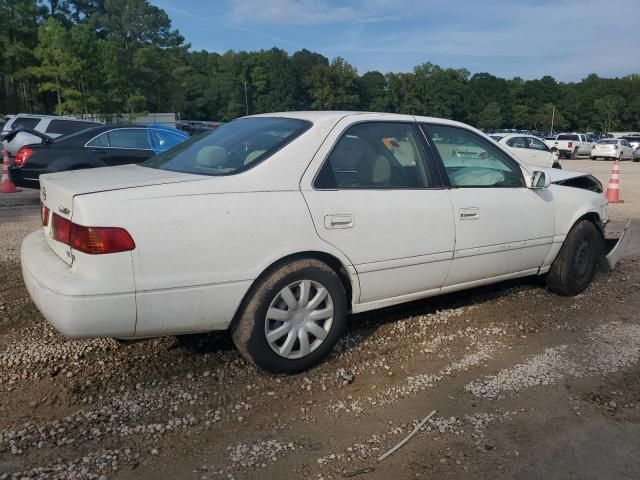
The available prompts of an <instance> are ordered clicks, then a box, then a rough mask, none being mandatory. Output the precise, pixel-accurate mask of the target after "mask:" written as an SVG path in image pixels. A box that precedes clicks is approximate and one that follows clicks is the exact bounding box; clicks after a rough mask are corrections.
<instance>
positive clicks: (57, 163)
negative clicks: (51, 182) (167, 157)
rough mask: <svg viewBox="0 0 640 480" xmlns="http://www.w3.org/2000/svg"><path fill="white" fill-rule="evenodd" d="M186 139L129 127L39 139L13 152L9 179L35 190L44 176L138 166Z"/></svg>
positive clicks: (171, 133)
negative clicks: (117, 166)
mask: <svg viewBox="0 0 640 480" xmlns="http://www.w3.org/2000/svg"><path fill="white" fill-rule="evenodd" d="M36 133H37V132H36ZM8 138H11V135H9V137H8ZM189 138H190V137H189V136H188V135H187V134H185V133H183V132H181V131H179V130H176V129H173V128H167V127H155V126H154V127H145V126H132V125H121V126H102V127H94V128H89V129H85V130H82V131H80V132H78V133H75V134H71V135H65V136H64V137H61V138H60V139H58V140H52V139H50V138H48V137H46V136H45V135H43V137H42V140H43V143H38V144H34V145H26V146H24V147H22V148H20V150H18V151H17V152H16V154H15V157H14V158H13V162H12V164H11V165H10V166H9V178H11V181H13V183H14V184H16V185H17V186H20V187H26V188H39V187H40V184H39V177H40V175H42V174H44V173H51V172H63V171H66V170H80V169H84V168H94V167H108V166H113V165H126V164H129V163H140V162H144V161H145V160H147V159H148V158H149V157H152V156H153V155H155V154H157V153H161V152H164V151H165V150H168V149H169V148H171V147H173V146H175V145H178V144H180V143H182V142H184V141H186V140H188V139H189Z"/></svg>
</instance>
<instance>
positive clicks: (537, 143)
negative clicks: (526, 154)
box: [527, 137, 549, 152]
mask: <svg viewBox="0 0 640 480" xmlns="http://www.w3.org/2000/svg"><path fill="white" fill-rule="evenodd" d="M527 140H528V142H529V148H530V149H532V150H540V151H543V152H548V151H549V147H547V145H545V143H544V142H543V141H542V140H538V139H537V138H531V137H529V138H527Z"/></svg>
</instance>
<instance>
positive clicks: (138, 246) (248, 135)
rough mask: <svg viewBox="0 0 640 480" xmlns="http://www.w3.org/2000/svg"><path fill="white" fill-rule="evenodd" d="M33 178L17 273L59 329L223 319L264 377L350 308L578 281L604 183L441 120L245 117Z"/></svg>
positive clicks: (600, 216)
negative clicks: (131, 156) (104, 164)
mask: <svg viewBox="0 0 640 480" xmlns="http://www.w3.org/2000/svg"><path fill="white" fill-rule="evenodd" d="M460 152H470V153H469V154H468V155H467V154H462V155H461V154H460ZM40 180H41V184H42V188H41V198H42V202H43V209H42V210H43V228H42V229H41V230H40V231H37V232H34V233H32V234H31V235H29V236H27V237H26V239H25V240H24V242H23V243H22V251H21V258H22V271H23V277H24V281H25V283H26V286H27V289H28V291H29V293H30V295H31V297H32V298H33V300H34V301H35V304H36V305H37V306H38V308H39V309H40V311H41V312H42V313H43V314H44V316H45V317H46V318H47V319H48V320H49V321H50V322H51V323H52V324H53V325H54V326H55V327H56V328H57V329H58V330H59V331H60V332H62V333H63V334H65V335H68V336H70V337H115V338H121V339H135V338H147V337H153V336H160V335H173V334H186V333H195V332H207V331H211V330H224V329H231V332H232V336H233V339H234V341H235V344H236V345H237V347H238V349H239V350H240V352H242V354H243V355H244V356H245V357H246V358H247V359H248V360H249V361H251V362H253V363H254V364H255V365H257V366H258V367H260V368H261V369H263V370H265V371H268V372H274V373H293V372H299V371H301V370H304V369H307V368H309V367H311V366H312V365H314V364H315V363H317V362H318V361H320V360H321V359H322V358H323V357H325V356H326V355H327V354H328V353H329V351H330V350H331V349H332V348H333V346H334V345H335V343H336V341H337V340H338V338H339V337H340V335H341V333H342V331H343V329H344V327H345V322H346V316H347V314H348V313H349V312H351V313H357V312H364V311H367V310H373V309H377V308H381V307H385V306H389V305H394V304H399V303H403V302H408V301H411V300H416V299H420V298H425V297H430V296H434V295H439V294H443V293H447V292H453V291H457V290H463V289H466V288H470V287H475V286H479V285H485V284H490V283H494V282H499V281H501V280H505V279H510V278H516V277H522V276H528V275H545V278H546V283H547V286H548V288H549V289H550V290H552V291H554V292H557V293H559V294H562V295H575V294H578V293H580V292H582V291H583V290H584V289H585V288H586V287H587V285H588V284H589V282H590V281H591V278H592V276H593V274H594V270H595V268H596V264H597V262H598V260H599V258H600V256H601V255H603V254H604V251H603V244H604V240H603V227H604V225H605V224H606V223H607V211H606V204H607V202H606V199H605V198H604V196H603V195H602V185H601V184H600V182H598V181H597V180H596V179H594V178H593V177H592V176H590V175H586V174H582V173H576V172H568V171H565V170H556V169H539V170H536V171H533V170H531V169H529V168H528V167H526V166H525V165H524V164H523V163H521V161H520V160H518V159H517V158H516V157H515V156H514V155H512V154H511V153H510V152H509V151H508V150H506V149H503V148H502V147H501V146H500V145H497V144H496V143H495V142H493V141H491V140H490V139H489V138H487V137H486V136H485V135H484V134H482V133H481V132H480V131H478V130H476V129H474V128H472V127H469V126H467V125H465V124H462V123H458V122H453V121H449V120H442V119H436V118H427V117H414V116H409V115H397V114H383V113H353V112H287V113H273V114H265V115H257V116H253V117H246V118H241V119H238V120H234V121H232V122H230V123H228V124H225V125H223V126H221V127H220V128H218V129H216V130H214V131H212V132H211V133H209V134H208V135H204V136H199V137H196V138H193V139H191V140H189V141H188V142H186V143H184V144H182V145H180V146H178V147H176V148H173V149H171V150H169V151H167V152H165V153H163V154H161V155H158V156H156V157H152V158H150V159H149V160H148V161H146V162H145V163H143V164H141V165H126V166H116V167H111V168H104V169H101V170H100V173H99V174H96V172H92V171H87V170H84V171H76V172H62V173H54V174H48V175H43V176H42V177H41V179H40ZM556 181H557V182H558V183H552V182H556ZM627 228H628V227H627ZM628 239H629V235H623V236H622V238H621V239H620V241H619V242H618V246H617V247H616V248H615V249H614V250H612V251H611V253H609V254H608V256H607V260H608V261H609V264H610V265H611V266H613V265H615V262H616V261H617V259H618V258H619V256H620V255H621V253H622V251H623V249H624V247H625V244H626V243H627V242H628Z"/></svg>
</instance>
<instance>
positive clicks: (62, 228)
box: [51, 213, 71, 245]
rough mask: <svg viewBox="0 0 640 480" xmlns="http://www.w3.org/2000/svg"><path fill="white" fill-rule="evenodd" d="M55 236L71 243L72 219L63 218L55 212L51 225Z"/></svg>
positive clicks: (63, 241) (59, 239)
mask: <svg viewBox="0 0 640 480" xmlns="http://www.w3.org/2000/svg"><path fill="white" fill-rule="evenodd" d="M51 227H52V228H51V230H52V233H53V238H54V239H55V240H57V241H59V242H62V243H66V244H67V245H69V242H70V238H71V221H70V220H67V219H66V218H62V217H61V216H60V215H58V214H57V213H54V214H53V224H52V226H51Z"/></svg>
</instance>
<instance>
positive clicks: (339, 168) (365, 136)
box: [314, 122, 432, 189]
mask: <svg viewBox="0 0 640 480" xmlns="http://www.w3.org/2000/svg"><path fill="white" fill-rule="evenodd" d="M419 138H420V137H419V136H418V133H417V131H416V129H415V127H414V126H413V125H410V124H403V123H384V122H375V123H374V122H372V123H362V124H358V125H354V126H352V127H351V128H349V129H348V130H347V131H346V132H345V133H344V134H343V135H342V137H341V138H340V139H339V140H338V142H337V143H336V145H335V146H334V147H333V150H332V151H331V153H330V154H329V156H328V157H327V160H326V161H325V163H324V165H323V166H322V168H321V169H320V172H319V173H318V176H317V178H316V181H315V183H314V186H315V187H316V188H318V189H336V188H340V189H347V188H368V189H373V188H383V189H389V188H428V187H430V186H431V185H432V182H431V180H430V176H429V174H428V171H427V170H426V168H425V155H424V152H423V149H422V145H421V143H420V139H419Z"/></svg>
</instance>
